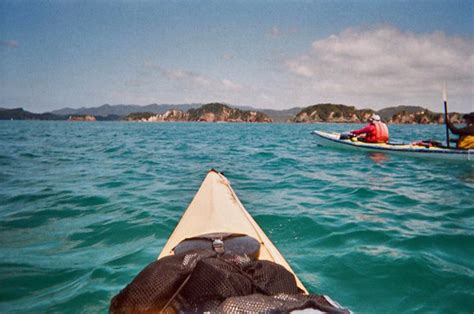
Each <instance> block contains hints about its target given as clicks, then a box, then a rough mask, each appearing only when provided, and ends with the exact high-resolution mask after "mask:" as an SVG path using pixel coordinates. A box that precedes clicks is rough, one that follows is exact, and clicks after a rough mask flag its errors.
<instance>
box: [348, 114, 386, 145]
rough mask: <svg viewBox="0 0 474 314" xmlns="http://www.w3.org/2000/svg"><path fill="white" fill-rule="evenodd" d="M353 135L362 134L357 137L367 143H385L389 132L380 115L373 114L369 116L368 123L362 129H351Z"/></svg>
mask: <svg viewBox="0 0 474 314" xmlns="http://www.w3.org/2000/svg"><path fill="white" fill-rule="evenodd" d="M351 134H353V135H354V136H357V135H362V134H365V135H363V136H360V137H359V138H358V139H359V140H361V141H363V142H367V143H387V142H388V138H389V134H388V127H387V125H386V124H385V123H383V122H382V121H381V119H380V116H379V115H377V114H373V115H372V116H371V117H370V118H369V124H368V125H367V126H365V127H363V128H362V129H359V130H354V131H351Z"/></svg>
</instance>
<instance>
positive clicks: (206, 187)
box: [159, 170, 307, 293]
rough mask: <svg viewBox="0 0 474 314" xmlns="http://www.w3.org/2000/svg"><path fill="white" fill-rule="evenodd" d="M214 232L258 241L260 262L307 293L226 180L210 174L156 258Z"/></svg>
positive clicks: (214, 172)
mask: <svg viewBox="0 0 474 314" xmlns="http://www.w3.org/2000/svg"><path fill="white" fill-rule="evenodd" d="M213 232H229V233H242V234H247V235H249V236H251V237H253V238H255V239H257V240H258V241H259V242H260V243H261V248H260V254H259V259H261V260H268V261H272V262H275V263H277V264H280V265H282V266H283V267H285V268H286V269H287V270H289V271H290V272H291V273H293V274H294V275H295V278H296V281H297V284H298V287H300V288H301V289H302V290H304V291H305V292H306V293H307V290H306V289H305V287H304V286H303V284H302V283H301V282H300V280H299V279H298V277H297V276H296V274H295V273H294V272H293V270H292V269H291V267H290V265H288V263H287V261H286V260H285V258H284V257H283V256H282V255H281V253H280V252H279V251H278V249H277V248H276V247H275V245H273V243H272V242H271V241H270V239H269V238H268V237H267V236H266V235H265V233H264V232H263V231H262V229H261V228H260V227H259V226H258V224H257V223H256V222H255V220H254V219H253V218H252V216H250V214H249V213H248V212H247V210H246V209H245V208H244V206H243V205H242V203H241V202H240V201H239V199H238V197H237V195H236V194H235V192H234V190H233V189H232V188H231V186H230V183H229V181H228V180H227V178H226V177H224V176H223V175H222V174H220V173H218V172H216V171H214V170H211V171H209V173H208V174H207V176H206V178H205V179H204V181H203V183H202V184H201V187H200V188H199V191H198V192H197V193H196V195H195V196H194V199H193V200H192V201H191V204H189V207H188V209H187V210H186V211H185V213H184V214H183V216H182V217H181V220H180V221H179V223H178V225H177V226H176V228H175V229H174V231H173V233H172V234H171V236H170V237H169V239H168V242H166V244H165V246H164V248H163V250H162V251H161V253H160V256H159V258H161V257H163V256H167V255H171V254H173V248H174V247H175V246H176V245H178V244H179V243H180V242H181V241H182V240H184V239H186V238H191V237H194V236H198V235H201V234H205V233H213Z"/></svg>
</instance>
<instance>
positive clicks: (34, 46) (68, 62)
mask: <svg viewBox="0 0 474 314" xmlns="http://www.w3.org/2000/svg"><path fill="white" fill-rule="evenodd" d="M444 85H446V87H447V93H448V104H449V108H450V110H453V111H460V112H470V111H474V104H473V101H474V1H458V0H450V1H439V0H436V1H435V0H433V1H431V0H423V1H416V0H415V1H376V0H368V1H364V0H358V1H329V0H327V1H309V0H302V1H278V0H273V1H263V0H262V1H260V0H256V1H250V0H248V1H242V0H241V1H239V0H237V1H228V0H224V1H217V0H216V1H191V0H189V1H186V0H185V1H145V0H138V1H131V0H129V1H120V0H119V1H108V0H100V1H99V0H97V1H70V0H63V1H28V0H25V1H20V0H14V1H8V0H0V107H3V108H14V107H23V108H25V109H26V110H30V111H33V112H45V111H51V110H55V109H60V108H64V107H72V108H79V107H93V106H100V105H102V104H138V105H147V104H151V103H157V104H183V103H209V102H224V103H228V104H232V105H241V106H244V105H246V106H253V107H256V108H272V109H288V108H292V107H305V106H310V105H313V104H317V103H337V104H346V105H352V106H355V107H357V108H372V109H380V108H383V107H388V106H396V105H417V106H423V107H426V108H428V109H431V110H434V111H438V112H441V111H442V110H443V107H442V105H443V102H442V91H443V86H444Z"/></svg>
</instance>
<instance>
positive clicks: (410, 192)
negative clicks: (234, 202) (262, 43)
mask: <svg viewBox="0 0 474 314" xmlns="http://www.w3.org/2000/svg"><path fill="white" fill-rule="evenodd" d="M355 127H356V126H354V125H342V124H338V125H336V124H334V125H331V124H317V125H286V124H274V125H263V124H258V125H252V124H193V123H184V124H183V123H162V124H158V123H157V124H141V123H120V122H103V123H68V122H34V121H3V122H0V282H1V284H0V312H6V313H8V312H68V313H74V312H106V311H107V308H108V304H109V300H110V298H111V297H112V296H113V295H114V294H116V293H117V292H118V291H119V290H120V289H121V288H123V287H124V286H125V285H126V284H127V283H128V282H130V281H131V280H132V279H133V277H134V276H135V275H136V274H137V273H138V272H139V271H140V270H141V269H142V268H143V267H145V266H146V265H147V264H148V263H149V262H151V261H153V260H154V259H155V258H156V257H157V255H158V253H159V252H160V250H161V248H162V247H163V245H164V243H165V241H166V239H167V237H168V236H169V234H170V233H171V231H172V230H173V228H174V226H175V225H176V223H177V221H178V219H179V217H180V216H181V214H182V213H183V211H184V209H185V208H186V207H187V205H188V203H189V202H190V201H191V199H192V197H193V195H194V193H195V192H196V191H197V189H198V187H199V185H200V183H201V181H202V179H203V178H204V176H205V174H206V171H207V170H208V169H210V168H212V167H214V168H217V169H219V170H220V171H224V172H225V175H226V176H227V177H228V178H229V180H230V181H231V183H232V186H233V188H234V190H235V191H236V193H237V195H238V196H239V198H240V199H241V201H242V203H243V204H244V205H245V206H246V208H247V209H248V211H249V212H250V213H251V214H252V215H253V216H254V218H255V219H256V220H257V222H258V223H259V224H260V226H261V227H262V229H263V230H264V231H266V232H267V234H268V236H269V237H270V238H271V239H272V240H273V241H274V243H275V244H276V246H277V247H278V248H279V249H280V251H281V252H282V253H283V255H285V256H286V258H287V260H288V261H289V263H290V264H291V265H292V266H293V268H294V270H295V272H296V273H297V274H298V276H299V277H300V279H301V280H302V281H303V283H304V284H305V285H306V286H307V288H309V290H310V291H312V292H314V293H320V294H328V295H329V296H331V297H332V298H333V299H335V300H337V301H338V302H339V303H341V304H343V305H344V306H347V307H349V308H351V309H352V310H353V311H354V312H356V313H399V312H420V313H426V312H433V313H436V312H438V313H472V312H473V311H474V244H473V243H474V205H473V199H474V198H473V191H474V169H473V166H472V163H471V164H469V163H467V162H444V161H430V160H424V159H416V158H407V157H400V156H391V155H383V154H375V155H374V154H369V153H354V152H349V151H338V150H330V149H325V148H321V147H317V146H316V145H315V143H314V141H313V137H312V135H310V132H311V131H312V130H313V129H315V128H318V129H321V130H335V131H343V130H348V129H351V128H355ZM390 130H391V133H392V136H393V137H396V138H398V139H401V140H410V139H421V138H430V137H432V138H437V139H440V140H441V139H442V138H443V135H444V129H443V127H442V126H411V125H406V126H390Z"/></svg>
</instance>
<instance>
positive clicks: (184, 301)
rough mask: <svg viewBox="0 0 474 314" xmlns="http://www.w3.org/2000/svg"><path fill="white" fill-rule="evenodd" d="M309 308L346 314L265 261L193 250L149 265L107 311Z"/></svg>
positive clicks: (241, 311)
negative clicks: (307, 291)
mask: <svg viewBox="0 0 474 314" xmlns="http://www.w3.org/2000/svg"><path fill="white" fill-rule="evenodd" d="M307 308H312V309H316V310H319V311H321V312H327V313H349V312H348V311H347V310H341V309H338V308H336V307H334V306H332V305H331V304H330V303H329V302H328V301H327V300H326V299H325V298H324V297H323V296H318V295H305V294H303V293H302V291H301V290H300V289H299V288H298V287H297V285H296V280H295V277H294V276H293V274H292V273H291V272H289V271H288V270H286V269H285V268H284V267H282V266H280V265H278V264H276V263H273V262H270V261H263V260H262V261H259V260H255V259H252V258H249V257H248V256H247V255H236V254H231V253H229V252H225V253H221V254H220V253H217V252H216V251H214V250H212V249H207V248H205V249H202V248H198V249H193V248H190V249H189V250H187V251H185V252H181V253H179V254H176V255H172V256H167V257H164V258H161V259H160V260H158V261H155V262H153V263H151V264H149V265H148V266H147V267H146V268H145V269H143V270H142V271H141V272H140V273H139V274H138V275H137V276H136V277H135V279H133V281H132V282H131V283H130V284H128V285H127V286H126V287H125V288H124V289H123V290H122V291H120V293H119V294H117V295H116V296H115V297H114V298H113V299H112V301H111V303H110V309H109V310H110V313H159V312H163V313H200V312H214V313H229V312H233V313H237V312H238V313H244V312H254V313H255V312H258V313H281V312H291V311H293V310H298V309H307Z"/></svg>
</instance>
